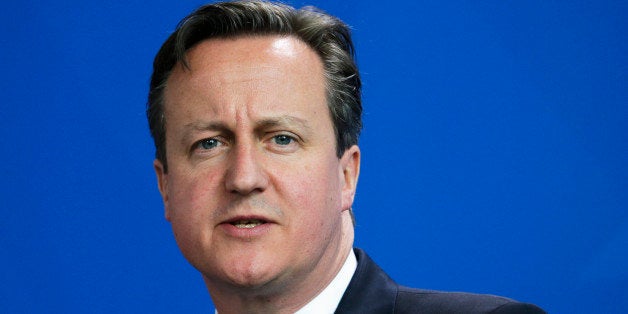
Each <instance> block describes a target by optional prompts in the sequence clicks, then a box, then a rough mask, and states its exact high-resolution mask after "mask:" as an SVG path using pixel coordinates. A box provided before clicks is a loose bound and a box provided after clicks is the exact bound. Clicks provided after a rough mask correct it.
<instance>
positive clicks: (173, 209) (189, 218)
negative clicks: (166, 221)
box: [169, 175, 216, 236]
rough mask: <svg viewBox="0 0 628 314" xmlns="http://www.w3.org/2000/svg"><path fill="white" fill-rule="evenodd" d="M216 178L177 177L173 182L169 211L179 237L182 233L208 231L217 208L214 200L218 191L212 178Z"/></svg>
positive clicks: (208, 176)
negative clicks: (207, 226) (212, 215)
mask: <svg viewBox="0 0 628 314" xmlns="http://www.w3.org/2000/svg"><path fill="white" fill-rule="evenodd" d="M212 177H215V176H210V175H203V176H191V175H175V176H173V178H172V180H171V184H170V185H169V186H170V187H172V189H171V190H170V193H171V194H170V202H169V207H170V208H169V211H170V213H171V217H172V219H171V222H172V227H173V229H174V230H175V232H177V233H178V234H177V236H183V234H182V232H179V231H186V233H188V232H191V233H196V230H199V229H200V230H207V228H206V225H207V224H208V223H210V221H211V220H210V218H211V213H212V209H213V208H214V207H215V206H216V204H214V203H213V200H216V197H215V195H211V193H212V191H216V186H215V184H216V183H215V182H214V181H213V180H211V179H210V178H212Z"/></svg>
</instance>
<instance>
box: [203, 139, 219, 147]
mask: <svg viewBox="0 0 628 314" xmlns="http://www.w3.org/2000/svg"><path fill="white" fill-rule="evenodd" d="M201 146H202V147H203V148H204V149H210V148H214V147H216V140H215V139H209V140H204V141H202V142H201Z"/></svg>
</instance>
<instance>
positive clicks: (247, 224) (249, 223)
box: [232, 219, 263, 229]
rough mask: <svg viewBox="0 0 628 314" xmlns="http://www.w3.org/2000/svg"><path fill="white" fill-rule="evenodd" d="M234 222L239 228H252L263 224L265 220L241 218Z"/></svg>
mask: <svg viewBox="0 0 628 314" xmlns="http://www.w3.org/2000/svg"><path fill="white" fill-rule="evenodd" d="M232 224H233V225H234V226H236V227H237V228H244V229H250V228H254V227H257V226H259V225H261V224H263V222H262V221H261V220H257V219H252V220H240V221H236V222H234V223H232Z"/></svg>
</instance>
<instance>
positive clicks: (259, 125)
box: [183, 115, 312, 142]
mask: <svg viewBox="0 0 628 314" xmlns="http://www.w3.org/2000/svg"><path fill="white" fill-rule="evenodd" d="M276 126H295V127H297V128H300V129H303V130H304V131H306V132H311V130H312V128H311V127H310V125H309V124H308V123H307V120H304V119H301V118H298V117H295V116H290V115H283V116H278V117H270V118H264V119H261V120H259V121H256V122H255V129H254V130H255V132H260V131H261V130H264V129H268V128H272V127H276ZM201 131H220V132H223V133H225V134H226V135H227V136H229V137H231V136H234V132H233V130H231V128H229V127H228V126H227V125H226V124H225V123H223V122H219V121H194V122H190V123H187V124H185V125H184V126H183V134H184V135H183V140H184V142H189V141H191V139H190V138H191V137H192V136H193V135H194V133H195V132H201Z"/></svg>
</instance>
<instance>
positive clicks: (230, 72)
mask: <svg viewBox="0 0 628 314" xmlns="http://www.w3.org/2000/svg"><path fill="white" fill-rule="evenodd" d="M360 114H361V106H360V80H359V76H358V73H357V69H356V67H355V64H354V62H353V57H352V44H351V41H350V38H349V33H348V30H347V28H346V26H345V25H344V24H342V23H341V22H340V21H338V20H337V19H335V18H332V17H330V16H327V15H324V14H322V13H317V12H314V11H308V10H305V11H296V10H294V9H292V8H289V7H286V6H283V5H276V4H270V3H265V2H238V3H224V4H217V5H210V6H205V7H202V8H200V9H199V10H197V11H195V12H194V13H192V14H191V15H190V16H189V17H188V18H186V19H185V20H184V21H183V22H181V24H180V25H179V27H178V28H177V31H176V32H175V33H174V34H173V35H172V36H171V37H170V38H169V39H168V40H167V41H166V43H165V44H164V46H163V47H162V49H161V50H160V52H159V53H158V55H157V57H156V59H155V66H154V73H153V78H152V81H151V91H150V95H149V108H148V117H149V121H150V125H151V132H152V134H153V136H154V139H155V144H156V147H157V159H156V160H155V162H154V166H155V171H156V173H157V177H158V181H159V190H160V192H161V194H162V197H163V201H164V205H165V212H166V218H167V219H168V220H169V221H170V222H171V224H172V228H173V231H174V234H175V238H176V240H177V243H178V245H179V247H180V248H181V251H182V253H183V255H184V256H185V257H186V258H187V259H188V261H189V262H190V263H191V264H192V265H193V266H194V267H196V268H197V269H198V270H199V271H200V272H201V273H202V274H203V278H204V279H205V283H206V285H207V287H208V289H209V291H210V293H211V295H212V298H213V299H214V303H215V304H216V306H217V308H219V309H221V311H223V310H224V311H225V312H227V311H226V309H229V308H233V307H238V308H239V309H240V310H245V308H246V307H247V306H254V307H255V309H257V310H260V309H261V307H262V306H263V307H265V309H266V310H267V311H271V312H276V311H278V310H280V309H282V310H296V309H298V308H299V307H300V306H302V305H303V304H304V303H306V302H307V301H309V300H310V299H311V298H312V297H313V296H315V295H316V294H317V293H318V292H320V290H321V289H323V288H324V287H325V286H326V285H327V284H328V283H329V282H330V281H331V279H332V278H333V276H334V275H335V274H336V272H337V271H338V270H339V269H340V267H341V266H342V263H343V262H344V260H345V258H346V256H347V254H348V252H349V251H350V250H351V247H352V244H353V226H352V222H351V217H350V210H349V209H350V208H351V205H352V203H353V197H354V194H355V188H356V184H357V179H358V175H359V165H360V151H359V148H358V147H357V146H356V145H355V144H356V143H357V137H358V133H359V130H360V123H361V122H360ZM166 130H167V131H166ZM234 304H235V305H234ZM251 309H252V308H249V310H251Z"/></svg>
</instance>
